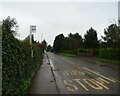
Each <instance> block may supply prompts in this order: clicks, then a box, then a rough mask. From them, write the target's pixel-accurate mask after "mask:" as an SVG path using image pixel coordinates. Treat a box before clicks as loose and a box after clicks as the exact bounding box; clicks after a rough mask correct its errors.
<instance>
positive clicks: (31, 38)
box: [30, 26, 33, 57]
mask: <svg viewBox="0 0 120 96" xmlns="http://www.w3.org/2000/svg"><path fill="white" fill-rule="evenodd" d="M30 46H31V57H33V49H32V32H31V26H30Z"/></svg>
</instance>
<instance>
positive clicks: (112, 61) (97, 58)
mask: <svg viewBox="0 0 120 96" xmlns="http://www.w3.org/2000/svg"><path fill="white" fill-rule="evenodd" d="M93 59H95V60H98V61H101V62H105V63H111V64H120V60H113V59H101V58H99V57H93Z"/></svg>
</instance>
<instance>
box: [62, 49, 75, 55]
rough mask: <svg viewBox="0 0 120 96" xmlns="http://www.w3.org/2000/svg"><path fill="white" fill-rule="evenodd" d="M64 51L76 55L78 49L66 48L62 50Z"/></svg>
mask: <svg viewBox="0 0 120 96" xmlns="http://www.w3.org/2000/svg"><path fill="white" fill-rule="evenodd" d="M62 53H66V54H74V55H76V54H77V51H76V50H64V51H62Z"/></svg>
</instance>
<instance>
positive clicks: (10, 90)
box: [2, 32, 42, 96]
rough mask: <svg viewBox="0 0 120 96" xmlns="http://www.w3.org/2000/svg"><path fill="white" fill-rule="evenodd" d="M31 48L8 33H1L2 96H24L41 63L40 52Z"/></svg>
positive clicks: (35, 48)
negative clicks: (32, 53)
mask: <svg viewBox="0 0 120 96" xmlns="http://www.w3.org/2000/svg"><path fill="white" fill-rule="evenodd" d="M30 50H31V48H30V46H26V45H25V44H23V43H22V42H21V41H19V40H18V39H16V38H15V37H14V36H13V35H12V34H10V33H8V32H3V33H2V77H3V78H2V94H3V95H11V96H13V95H17V96H24V95H25V94H26V92H27V89H28V86H29V83H30V80H31V78H32V76H33V74H34V73H35V71H36V70H37V68H39V66H40V64H41V62H42V51H41V49H40V48H38V47H37V46H36V45H34V46H33V52H34V55H33V58H32V57H31V55H30V54H31V51H30Z"/></svg>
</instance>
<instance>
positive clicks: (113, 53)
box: [99, 48, 120, 60]
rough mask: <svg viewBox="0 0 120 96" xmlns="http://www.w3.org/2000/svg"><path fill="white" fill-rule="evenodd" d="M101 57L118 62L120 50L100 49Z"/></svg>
mask: <svg viewBox="0 0 120 96" xmlns="http://www.w3.org/2000/svg"><path fill="white" fill-rule="evenodd" d="M99 57H100V58H102V59H114V60H118V59H120V49H112V48H107V49H100V50H99Z"/></svg>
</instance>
